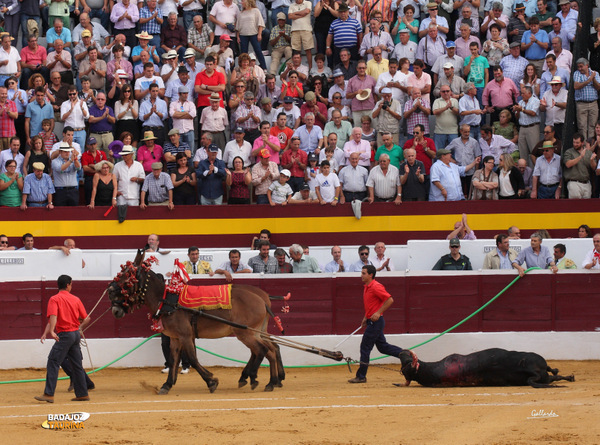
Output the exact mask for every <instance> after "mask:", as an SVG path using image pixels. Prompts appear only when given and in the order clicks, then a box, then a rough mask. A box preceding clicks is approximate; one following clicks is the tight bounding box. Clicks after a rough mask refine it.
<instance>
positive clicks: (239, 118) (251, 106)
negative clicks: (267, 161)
mask: <svg viewBox="0 0 600 445" xmlns="http://www.w3.org/2000/svg"><path fill="white" fill-rule="evenodd" d="M233 120H234V125H235V126H236V127H237V126H240V127H242V128H243V129H244V132H245V136H244V139H245V140H246V141H248V142H250V143H253V142H254V140H255V139H256V138H257V137H258V136H259V135H260V130H259V129H258V127H259V124H260V122H261V120H262V113H261V111H260V108H258V107H257V106H256V105H255V103H254V93H252V92H251V91H246V92H245V93H244V103H243V104H240V106H239V107H238V108H237V110H236V111H235V113H233Z"/></svg>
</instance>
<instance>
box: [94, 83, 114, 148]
mask: <svg viewBox="0 0 600 445" xmlns="http://www.w3.org/2000/svg"><path fill="white" fill-rule="evenodd" d="M89 122H90V136H92V137H94V138H95V139H96V140H97V141H98V149H99V150H102V151H104V152H105V153H106V154H108V146H109V145H110V143H111V142H112V141H113V140H114V138H113V134H112V131H113V128H114V124H115V122H116V119H115V113H114V111H113V109H112V108H111V107H109V106H108V105H106V94H104V93H102V92H100V93H98V95H97V96H96V103H95V104H94V105H92V107H91V108H90V110H89Z"/></svg>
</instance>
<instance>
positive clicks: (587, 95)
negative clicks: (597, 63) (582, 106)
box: [573, 69, 600, 102]
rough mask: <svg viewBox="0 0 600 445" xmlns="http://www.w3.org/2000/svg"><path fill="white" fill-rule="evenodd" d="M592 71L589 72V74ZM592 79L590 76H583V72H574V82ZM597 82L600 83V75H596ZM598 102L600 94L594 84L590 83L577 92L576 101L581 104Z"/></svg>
mask: <svg viewBox="0 0 600 445" xmlns="http://www.w3.org/2000/svg"><path fill="white" fill-rule="evenodd" d="M589 72H591V69H590V70H588V73H589ZM589 78H590V74H581V71H579V70H577V71H574V72H573V82H577V83H579V82H585V81H586V80H588V79H589ZM596 82H600V75H599V74H598V73H596ZM595 100H598V92H597V91H596V88H594V82H593V81H592V82H590V83H588V84H587V85H586V86H584V87H583V88H581V89H580V90H575V101H577V102H579V101H582V102H591V101H595Z"/></svg>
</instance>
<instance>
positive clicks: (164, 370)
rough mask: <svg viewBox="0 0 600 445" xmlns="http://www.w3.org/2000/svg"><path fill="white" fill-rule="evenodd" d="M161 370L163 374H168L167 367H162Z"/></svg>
mask: <svg viewBox="0 0 600 445" xmlns="http://www.w3.org/2000/svg"><path fill="white" fill-rule="evenodd" d="M161 372H162V373H163V374H168V373H169V368H163V370H162V371H161Z"/></svg>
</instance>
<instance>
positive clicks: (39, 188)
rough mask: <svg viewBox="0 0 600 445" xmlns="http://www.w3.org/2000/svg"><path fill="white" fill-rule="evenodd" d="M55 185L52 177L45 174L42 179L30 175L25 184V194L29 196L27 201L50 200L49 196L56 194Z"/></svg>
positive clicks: (32, 174)
mask: <svg viewBox="0 0 600 445" xmlns="http://www.w3.org/2000/svg"><path fill="white" fill-rule="evenodd" d="M54 192H55V190H54V184H53V183H52V179H51V178H50V175H47V174H46V173H44V174H43V175H42V179H38V178H37V177H36V176H35V173H30V174H28V175H27V176H25V181H24V184H23V194H24V195H29V196H28V197H27V198H28V199H27V201H29V202H44V201H46V200H48V194H49V193H54Z"/></svg>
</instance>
